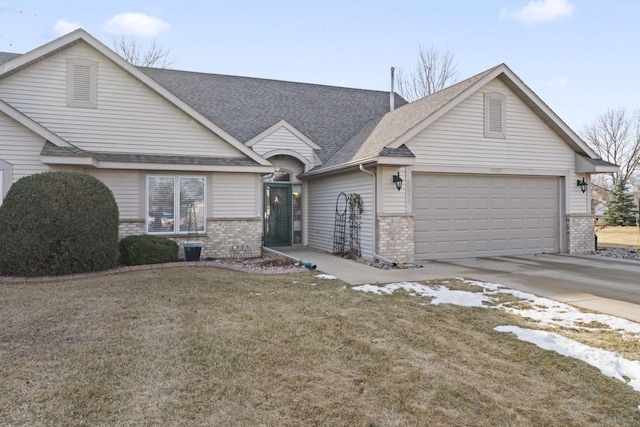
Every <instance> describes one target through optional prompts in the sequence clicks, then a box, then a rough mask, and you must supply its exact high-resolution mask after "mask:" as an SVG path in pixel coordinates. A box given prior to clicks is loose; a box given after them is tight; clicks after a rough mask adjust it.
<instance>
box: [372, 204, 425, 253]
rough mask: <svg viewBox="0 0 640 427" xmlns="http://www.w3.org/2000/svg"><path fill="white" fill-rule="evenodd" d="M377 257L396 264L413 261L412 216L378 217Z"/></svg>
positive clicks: (382, 215) (393, 215)
mask: <svg viewBox="0 0 640 427" xmlns="http://www.w3.org/2000/svg"><path fill="white" fill-rule="evenodd" d="M377 225H378V247H377V248H376V252H377V253H378V255H380V256H382V257H385V258H387V259H390V260H393V261H396V262H410V261H413V260H414V255H415V244H414V239H413V232H414V219H413V214H392V215H385V214H381V215H378V224H377Z"/></svg>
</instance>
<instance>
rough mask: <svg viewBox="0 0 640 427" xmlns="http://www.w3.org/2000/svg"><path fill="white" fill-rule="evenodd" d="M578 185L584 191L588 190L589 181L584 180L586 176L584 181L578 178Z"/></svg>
mask: <svg viewBox="0 0 640 427" xmlns="http://www.w3.org/2000/svg"><path fill="white" fill-rule="evenodd" d="M578 187H580V189H581V190H582V192H583V193H584V192H585V191H587V182H586V181H585V180H584V178H582V181H580V180H578Z"/></svg>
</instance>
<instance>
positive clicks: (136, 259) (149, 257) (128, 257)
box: [120, 234, 178, 265]
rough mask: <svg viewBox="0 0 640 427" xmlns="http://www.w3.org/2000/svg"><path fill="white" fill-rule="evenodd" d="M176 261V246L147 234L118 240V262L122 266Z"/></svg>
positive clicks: (174, 243) (171, 241)
mask: <svg viewBox="0 0 640 427" xmlns="http://www.w3.org/2000/svg"><path fill="white" fill-rule="evenodd" d="M177 260H178V244H177V243H176V242H174V241H173V240H171V239H167V238H166V237H159V236H150V235H148V234H145V235H141V236H127V237H125V238H124V239H122V240H120V262H122V264H124V265H142V264H161V263H163V262H174V261H177Z"/></svg>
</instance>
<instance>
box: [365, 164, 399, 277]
mask: <svg viewBox="0 0 640 427" xmlns="http://www.w3.org/2000/svg"><path fill="white" fill-rule="evenodd" d="M359 168H360V171H361V172H364V173H366V174H367V175H371V177H372V178H373V206H374V215H373V218H372V219H373V221H374V223H373V247H372V248H371V252H373V258H374V259H377V260H380V261H382V262H385V263H387V264H391V266H393V267H397V266H398V263H396V262H395V261H392V260H390V259H387V258H385V257H383V256H381V255H378V254H377V253H376V247H377V246H378V232H377V231H378V221H376V218H375V217H376V215H377V213H378V212H377V211H376V210H375V206H377V200H376V197H377V196H378V191H377V184H376V174H374V173H373V172H371V171H368V170H366V169H365V168H364V165H363V164H360V165H359Z"/></svg>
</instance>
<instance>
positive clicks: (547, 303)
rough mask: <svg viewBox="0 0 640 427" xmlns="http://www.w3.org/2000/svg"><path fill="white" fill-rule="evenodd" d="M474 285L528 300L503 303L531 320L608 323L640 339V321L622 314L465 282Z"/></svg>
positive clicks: (583, 325)
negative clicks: (582, 309)
mask: <svg viewBox="0 0 640 427" xmlns="http://www.w3.org/2000/svg"><path fill="white" fill-rule="evenodd" d="M465 283H467V284H470V285H476V286H481V287H482V288H483V292H485V293H487V294H489V295H498V294H509V295H513V296H514V297H516V298H518V299H520V300H521V301H520V302H525V303H526V305H527V306H529V307H528V308H526V307H522V306H519V305H514V304H499V305H498V306H497V308H501V309H503V310H505V311H507V312H509V313H513V314H517V315H519V316H522V317H526V318H528V319H532V320H537V321H539V322H540V323H541V324H543V325H545V326H560V327H565V328H572V329H579V330H589V331H593V330H597V329H602V328H596V327H593V326H589V325H593V324H594V323H597V324H601V325H603V326H606V328H608V329H611V330H614V331H618V332H619V333H620V334H621V335H622V336H627V334H629V335H632V336H635V337H638V338H640V324H639V323H636V322H632V321H630V320H626V319H621V318H619V317H615V316H610V315H607V314H600V313H584V312H582V311H580V310H579V309H577V308H576V307H573V306H570V305H569V304H565V303H562V302H559V301H554V300H551V299H548V298H542V297H539V296H536V295H534V294H530V293H527V292H522V291H517V290H514V289H509V288H505V287H503V286H502V285H496V284H493V283H486V282H477V281H470V280H468V281H465Z"/></svg>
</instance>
